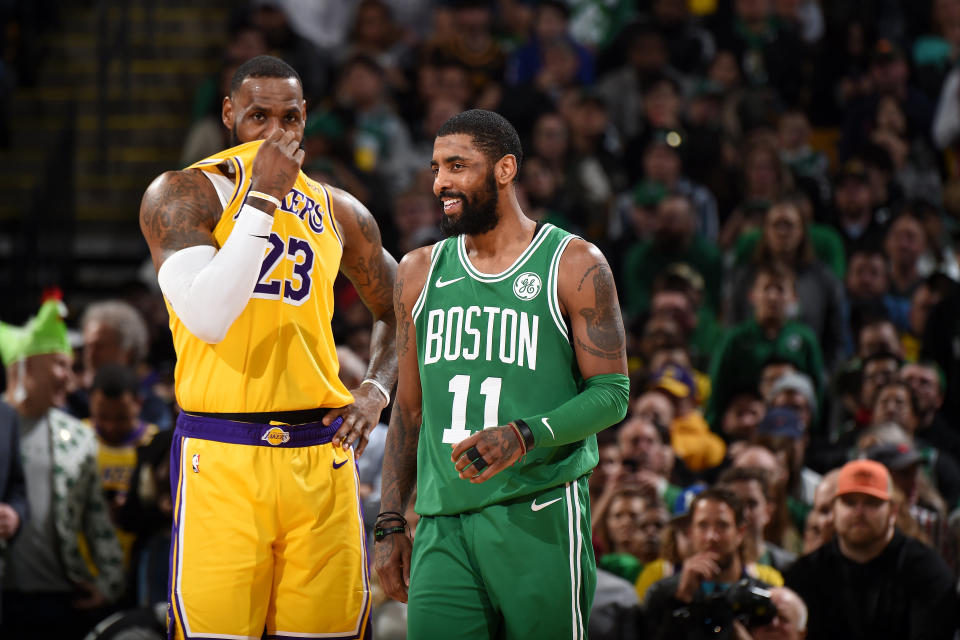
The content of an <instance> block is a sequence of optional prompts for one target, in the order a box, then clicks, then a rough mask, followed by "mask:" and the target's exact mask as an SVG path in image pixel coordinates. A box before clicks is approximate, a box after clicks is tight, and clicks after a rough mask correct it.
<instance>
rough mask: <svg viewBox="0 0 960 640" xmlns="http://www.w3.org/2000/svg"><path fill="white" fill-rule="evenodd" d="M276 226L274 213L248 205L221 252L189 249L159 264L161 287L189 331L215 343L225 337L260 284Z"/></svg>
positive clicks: (241, 211) (245, 206)
mask: <svg viewBox="0 0 960 640" xmlns="http://www.w3.org/2000/svg"><path fill="white" fill-rule="evenodd" d="M272 226H273V216H271V215H269V214H266V213H264V212H262V211H260V210H258V209H256V208H254V207H251V206H249V205H244V206H243V207H242V208H241V209H240V215H239V216H238V217H237V221H236V223H234V226H233V230H232V231H231V232H230V236H229V237H228V238H227V241H226V242H224V243H223V246H222V247H221V248H220V250H219V251H217V250H216V248H214V247H211V246H209V245H199V246H196V247H187V248H186V249H181V250H180V251H177V252H176V253H174V254H173V255H171V256H170V257H169V258H167V259H166V260H164V262H163V264H162V265H160V271H158V272H157V280H158V281H159V283H160V290H161V291H162V292H163V295H164V296H166V298H167V300H169V301H170V306H172V307H173V310H174V311H175V312H176V314H177V316H178V317H179V318H180V320H181V321H182V322H183V324H184V326H186V328H187V329H188V330H189V331H190V333H192V334H193V335H195V336H196V337H198V338H200V339H201V340H203V341H204V342H208V343H211V344H213V343H216V342H220V341H221V340H223V338H224V336H226V335H227V329H229V328H230V325H231V324H233V321H234V320H236V319H237V316H239V315H240V313H241V312H242V311H243V309H244V307H246V306H247V301H248V300H249V299H250V294H252V293H253V288H254V287H255V286H256V284H257V279H258V277H259V276H260V263H261V262H262V261H263V253H264V250H265V249H266V247H267V241H268V240H267V239H268V237H269V235H270V229H271V227H272Z"/></svg>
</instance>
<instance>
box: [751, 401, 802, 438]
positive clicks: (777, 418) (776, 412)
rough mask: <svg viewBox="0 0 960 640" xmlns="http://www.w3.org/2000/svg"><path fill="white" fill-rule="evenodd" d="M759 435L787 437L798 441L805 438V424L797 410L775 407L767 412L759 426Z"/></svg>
mask: <svg viewBox="0 0 960 640" xmlns="http://www.w3.org/2000/svg"><path fill="white" fill-rule="evenodd" d="M757 434H758V435H768V436H786V437H788V438H793V439H794V440H797V439H800V438H802V437H803V422H802V421H801V420H800V414H799V413H797V411H796V410H794V409H791V408H790V407H774V408H772V409H770V410H769V411H767V414H766V415H765V416H763V420H761V421H760V424H758V425H757Z"/></svg>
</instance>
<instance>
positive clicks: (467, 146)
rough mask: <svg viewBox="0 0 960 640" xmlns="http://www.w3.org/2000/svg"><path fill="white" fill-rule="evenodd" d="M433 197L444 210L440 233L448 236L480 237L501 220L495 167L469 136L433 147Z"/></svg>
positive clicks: (456, 136)
mask: <svg viewBox="0 0 960 640" xmlns="http://www.w3.org/2000/svg"><path fill="white" fill-rule="evenodd" d="M430 166H431V168H432V169H433V176H434V178H433V193H434V195H435V196H437V198H439V200H440V204H441V205H442V206H443V218H441V220H440V229H441V230H442V231H443V232H444V233H445V234H446V235H448V236H456V235H463V234H466V235H479V234H482V233H486V232H487V231H491V230H492V229H493V228H494V227H496V226H497V222H499V220H500V216H499V213H498V212H497V202H498V201H499V191H498V185H497V179H496V176H495V167H494V166H493V165H492V163H491V162H490V160H489V158H488V157H487V156H486V155H484V153H483V152H482V151H480V150H479V149H477V148H476V147H475V146H474V144H473V140H472V138H471V136H469V135H467V134H464V133H457V134H453V135H448V136H441V137H439V138H437V139H436V140H435V141H434V143H433V160H431V162H430Z"/></svg>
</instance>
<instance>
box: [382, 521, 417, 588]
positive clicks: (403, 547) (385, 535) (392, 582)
mask: <svg viewBox="0 0 960 640" xmlns="http://www.w3.org/2000/svg"><path fill="white" fill-rule="evenodd" d="M408 529H409V527H408V525H407V519H406V518H405V517H404V515H403V514H402V513H400V512H398V511H381V512H380V513H378V514H377V522H376V524H375V525H374V526H373V540H374V542H375V543H376V544H375V547H374V552H375V554H376V556H377V558H378V560H379V562H378V563H377V564H378V566H382V568H379V569H378V573H379V575H380V583H381V585H382V586H383V588H384V590H385V591H386V592H387V593H390V594H395V597H396V599H397V600H399V601H400V602H406V601H407V590H408V589H409V587H410V556H411V554H412V552H413V538H412V537H411V536H410V532H409V530H408ZM391 557H396V558H397V559H398V561H397V562H393V563H389V565H387V563H385V562H384V559H385V558H391Z"/></svg>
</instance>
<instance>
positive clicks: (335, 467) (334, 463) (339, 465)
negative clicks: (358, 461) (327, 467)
mask: <svg viewBox="0 0 960 640" xmlns="http://www.w3.org/2000/svg"><path fill="white" fill-rule="evenodd" d="M345 464H347V461H346V460H341V461H340V462H339V463H338V462H337V461H336V460H334V461H333V468H334V469H339V468H340V467H342V466H343V465H345Z"/></svg>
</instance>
